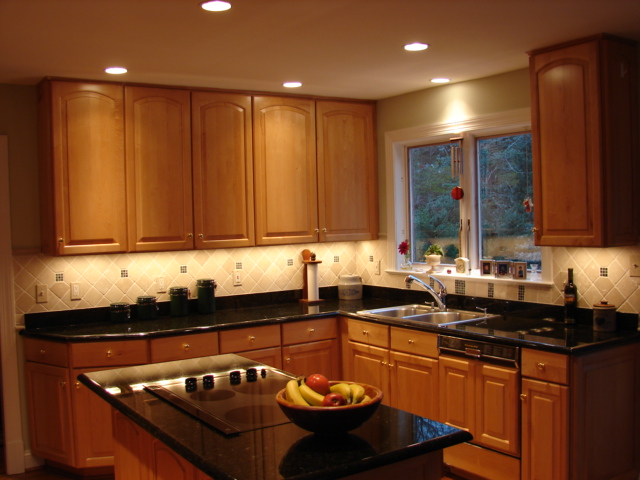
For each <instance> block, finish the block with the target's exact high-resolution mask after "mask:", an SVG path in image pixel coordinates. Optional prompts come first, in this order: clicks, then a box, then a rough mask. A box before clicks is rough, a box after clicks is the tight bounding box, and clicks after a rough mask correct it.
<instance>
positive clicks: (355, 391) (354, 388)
mask: <svg viewBox="0 0 640 480" xmlns="http://www.w3.org/2000/svg"><path fill="white" fill-rule="evenodd" d="M349 388H350V389H351V403H354V404H355V403H360V402H361V401H362V399H363V398H364V387H363V386H362V385H358V384H357V383H351V384H350V385H349Z"/></svg>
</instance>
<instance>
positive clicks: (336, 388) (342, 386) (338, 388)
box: [329, 383, 351, 405]
mask: <svg viewBox="0 0 640 480" xmlns="http://www.w3.org/2000/svg"><path fill="white" fill-rule="evenodd" d="M329 390H331V391H332V392H335V393H339V394H340V395H342V396H343V397H344V399H345V400H346V401H347V405H348V404H350V403H351V388H349V385H348V384H346V383H336V384H335V385H331V386H330V387H329Z"/></svg>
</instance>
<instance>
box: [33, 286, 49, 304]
mask: <svg viewBox="0 0 640 480" xmlns="http://www.w3.org/2000/svg"><path fill="white" fill-rule="evenodd" d="M48 301H49V289H48V288H47V286H46V285H36V303H47V302H48Z"/></svg>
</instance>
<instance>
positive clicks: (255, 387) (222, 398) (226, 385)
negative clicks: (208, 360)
mask: <svg viewBox="0 0 640 480" xmlns="http://www.w3.org/2000/svg"><path fill="white" fill-rule="evenodd" d="M292 378H295V377H294V376H293V375H290V374H288V373H286V372H283V371H282V370H278V369H275V368H272V367H268V366H266V365H258V366H255V367H251V368H247V369H246V370H231V371H226V372H212V373H207V374H205V375H202V376H199V377H186V378H176V379H171V380H163V381H160V382H154V383H148V384H145V385H144V389H145V390H147V391H149V392H151V393H153V394H155V395H157V396H158V397H160V398H162V399H163V400H165V401H167V402H170V403H171V404H173V405H175V406H176V407H178V408H181V409H182V410H184V411H186V412H188V413H190V414H191V415H193V416H195V417H197V418H199V419H200V420H202V421H203V422H205V423H207V424H209V425H211V426H212V427H215V428H217V429H218V430H220V431H221V432H223V433H225V434H234V433H239V432H246V431H249V430H255V429H258V428H263V427H271V426H274V425H280V424H282V423H287V422H289V419H288V418H287V417H286V416H285V415H284V413H282V410H280V407H278V404H277V402H276V399H275V398H276V394H277V393H278V392H279V391H280V390H282V389H283V388H284V387H285V386H286V384H287V382H288V381H289V380H291V379H292Z"/></svg>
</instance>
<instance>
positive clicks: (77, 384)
mask: <svg viewBox="0 0 640 480" xmlns="http://www.w3.org/2000/svg"><path fill="white" fill-rule="evenodd" d="M75 386H76V390H80V382H76V383H75Z"/></svg>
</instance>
